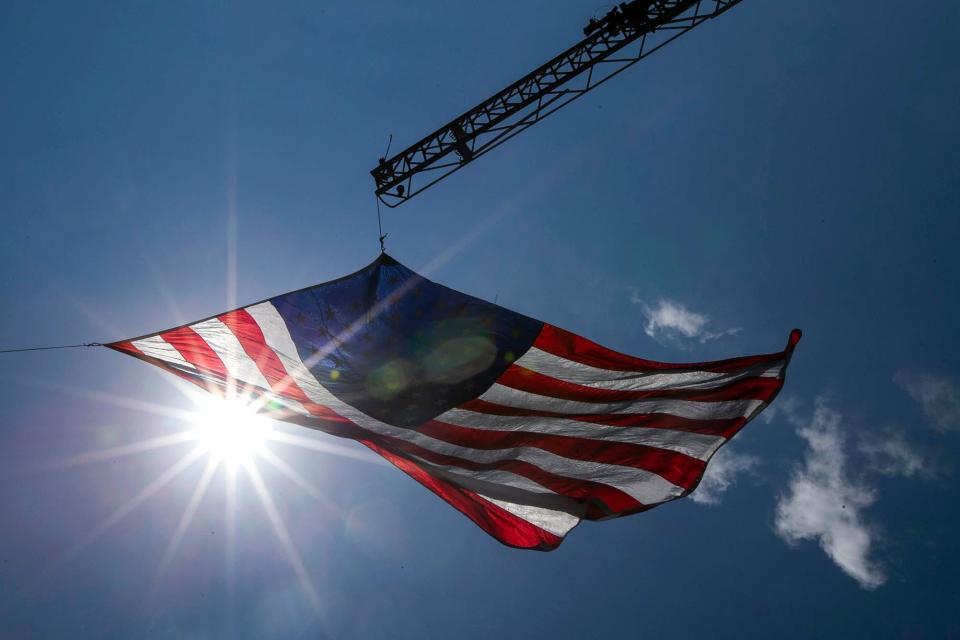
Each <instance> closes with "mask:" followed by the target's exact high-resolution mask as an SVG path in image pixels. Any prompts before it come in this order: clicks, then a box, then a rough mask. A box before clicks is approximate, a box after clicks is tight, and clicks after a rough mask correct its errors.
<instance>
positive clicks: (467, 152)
mask: <svg viewBox="0 0 960 640" xmlns="http://www.w3.org/2000/svg"><path fill="white" fill-rule="evenodd" d="M741 1H742V0H633V1H632V2H624V3H621V4H620V5H619V6H616V7H614V8H613V9H612V10H611V11H610V12H608V13H607V14H606V15H605V16H604V17H603V18H600V19H592V20H590V22H589V23H588V24H587V26H586V27H584V29H583V31H584V33H585V34H586V36H587V37H586V38H584V39H583V40H581V41H580V42H578V43H577V44H575V45H573V46H572V47H570V48H569V49H567V50H566V51H564V52H563V53H561V54H560V55H558V56H556V57H555V58H553V59H552V60H550V61H549V62H547V63H545V64H543V65H541V66H540V67H538V68H537V69H535V70H533V71H531V72H530V73H528V74H527V75H526V76H524V77H523V78H521V79H520V80H517V81H516V82H514V83H513V84H511V85H510V86H508V87H506V88H505V89H503V90H502V91H500V92H498V93H496V94H495V95H493V96H492V97H490V98H488V99H487V100H484V101H483V102H481V103H480V104H478V105H477V106H475V107H474V108H472V109H470V110H469V111H467V112H466V113H464V114H463V115H461V116H459V117H457V118H454V119H453V120H452V121H451V122H449V123H447V124H445V125H443V126H442V127H440V128H439V129H437V130H436V131H434V132H433V133H431V134H430V135H428V136H426V137H424V138H423V139H422V140H420V141H419V142H417V143H415V144H413V145H411V146H410V147H408V148H406V149H404V150H403V151H401V152H399V153H397V154H396V155H394V156H392V157H390V158H380V161H379V163H378V164H377V166H376V168H374V169H373V170H372V171H371V172H370V173H371V174H372V175H373V179H374V181H375V182H376V191H375V193H376V195H377V197H378V198H379V199H380V201H381V202H383V203H384V204H385V205H386V206H388V207H391V208H393V207H397V206H399V205H400V204H402V203H404V202H406V201H407V200H409V199H410V198H412V197H414V196H415V195H417V194H418V193H421V192H423V191H424V190H425V189H427V188H429V187H430V186H432V185H434V184H436V183H437V182H439V181H440V180H443V179H444V178H446V177H447V176H449V175H450V174H452V173H454V172H456V171H458V170H459V169H461V168H463V167H464V166H465V165H467V164H469V163H470V162H471V161H473V160H475V159H477V158H479V157H480V156H482V155H484V154H485V153H487V152H489V151H491V150H492V149H495V148H496V147H498V146H500V145H501V144H503V143H504V142H506V141H507V140H509V139H510V138H512V137H513V136H515V135H517V134H518V133H520V132H521V131H524V130H525V129H527V128H528V127H530V126H532V125H534V124H536V123H537V122H539V121H541V120H543V119H544V118H545V117H547V116H548V115H550V114H551V113H553V112H555V111H557V110H558V109H560V108H561V107H564V106H566V105H568V104H570V103H571V102H573V101H574V100H576V99H577V98H579V97H581V96H583V95H584V94H586V93H587V92H589V91H591V90H593V89H595V88H596V87H598V86H600V85H601V84H603V83H604V82H606V81H607V80H609V79H610V78H612V77H614V76H615V75H617V74H619V73H620V72H622V71H624V70H625V69H627V68H629V67H631V66H632V65H634V64H636V63H637V62H639V61H640V60H642V59H644V58H646V57H647V56H649V55H650V54H651V53H653V52H654V51H657V50H658V49H660V48H661V47H663V46H664V45H666V44H668V43H670V42H672V41H673V40H675V39H677V38H679V37H680V36H682V35H683V34H685V33H687V32H688V31H690V30H691V29H693V28H694V27H696V26H697V25H699V24H702V23H703V22H705V21H706V20H709V19H711V18H715V17H717V16H719V15H720V14H722V13H724V12H725V11H727V10H728V9H730V8H732V7H733V6H734V5H737V4H739V3H740V2H741Z"/></svg>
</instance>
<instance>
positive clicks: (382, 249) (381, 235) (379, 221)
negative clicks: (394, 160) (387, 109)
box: [374, 133, 393, 253]
mask: <svg viewBox="0 0 960 640" xmlns="http://www.w3.org/2000/svg"><path fill="white" fill-rule="evenodd" d="M391 146H393V134H392V133H391V134H390V138H389V139H388V140H387V150H386V151H384V152H383V156H382V157H381V158H380V164H384V163H385V162H386V158H387V157H388V156H389V155H390V147H391ZM374 199H375V200H376V201H377V231H378V233H379V240H380V253H386V252H387V248H386V245H385V244H384V242H383V241H384V240H386V239H387V235H388V234H386V233H384V232H383V220H382V219H381V217H380V198H378V197H376V196H375V197H374Z"/></svg>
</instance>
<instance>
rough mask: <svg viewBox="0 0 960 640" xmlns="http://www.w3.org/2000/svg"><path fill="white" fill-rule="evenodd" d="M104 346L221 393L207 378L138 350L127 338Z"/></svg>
mask: <svg viewBox="0 0 960 640" xmlns="http://www.w3.org/2000/svg"><path fill="white" fill-rule="evenodd" d="M104 346H105V347H107V348H108V349H113V350H115V351H120V352H121V353H126V354H127V355H131V356H133V357H134V358H139V359H140V360H143V361H144V362H149V363H150V364H152V365H155V366H157V367H160V368H161V369H163V370H164V371H168V372H170V373H172V374H173V375H175V376H177V377H178V378H182V379H184V380H186V381H187V382H192V383H193V384H195V385H197V386H198V387H200V388H201V389H203V390H204V391H207V392H209V393H214V394H217V395H223V389H222V388H220V387H218V386H216V385H212V384H211V383H210V381H209V380H206V379H204V378H202V377H200V376H198V375H196V374H193V373H188V372H186V371H184V370H183V369H179V368H177V367H173V366H171V365H170V364H169V363H168V362H165V361H163V360H160V359H159V358H154V357H153V356H148V355H147V354H145V353H143V352H142V351H140V349H137V347H136V346H135V345H134V344H133V343H132V342H130V341H129V340H122V341H120V342H111V343H110V344H107V345H104Z"/></svg>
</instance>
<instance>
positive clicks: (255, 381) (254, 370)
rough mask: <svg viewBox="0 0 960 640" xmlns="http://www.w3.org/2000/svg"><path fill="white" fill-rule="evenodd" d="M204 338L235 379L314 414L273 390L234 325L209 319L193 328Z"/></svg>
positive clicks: (298, 411) (296, 409) (275, 399)
mask: <svg viewBox="0 0 960 640" xmlns="http://www.w3.org/2000/svg"><path fill="white" fill-rule="evenodd" d="M190 328H191V329H193V330H194V331H195V332H196V333H197V335H199V336H200V337H201V338H203V341H204V342H206V343H207V345H209V346H210V348H211V349H213V351H214V353H216V354H217V356H218V357H219V358H220V360H221V361H222V362H223V366H225V367H226V368H227V372H228V373H229V374H230V377H231V378H233V379H234V380H237V381H239V382H242V383H244V384H247V385H251V386H254V387H258V388H259V389H261V390H262V392H263V394H264V395H265V396H266V397H267V398H268V399H271V400H274V401H276V402H279V403H280V404H283V405H286V406H288V407H289V408H290V409H292V410H294V411H296V412H297V413H300V414H302V415H310V413H309V412H308V411H307V410H306V408H305V407H304V406H303V405H302V404H300V403H299V402H298V401H297V400H294V399H293V398H288V397H286V396H282V395H278V394H275V393H273V391H272V389H271V388H270V383H269V382H268V381H267V379H266V378H265V377H264V376H263V373H261V372H260V367H258V366H257V363H256V362H254V361H253V359H252V358H251V357H250V356H249V355H248V354H247V352H246V351H245V350H244V348H243V345H241V344H240V340H238V339H237V337H236V336H235V335H233V332H232V331H231V330H230V327H228V326H227V325H225V324H224V323H222V322H221V321H220V320H218V319H216V318H211V319H210V320H205V321H203V322H200V323H198V324H195V325H191V327H190Z"/></svg>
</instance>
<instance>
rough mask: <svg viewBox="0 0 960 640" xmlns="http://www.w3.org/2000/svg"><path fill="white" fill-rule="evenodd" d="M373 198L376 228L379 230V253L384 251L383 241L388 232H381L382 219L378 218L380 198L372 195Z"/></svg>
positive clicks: (385, 250)
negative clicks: (375, 204) (375, 208)
mask: <svg viewBox="0 0 960 640" xmlns="http://www.w3.org/2000/svg"><path fill="white" fill-rule="evenodd" d="M374 199H375V200H376V201H377V230H378V231H379V232H380V253H386V252H387V247H386V245H385V244H384V242H383V241H384V240H386V239H387V236H388V235H390V234H388V233H384V232H383V221H382V220H381V219H380V198H378V197H377V196H374Z"/></svg>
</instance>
